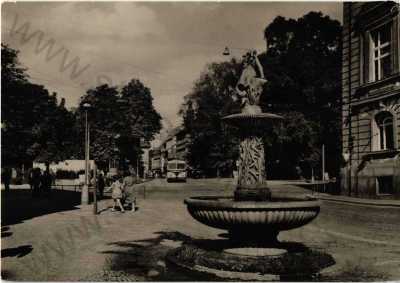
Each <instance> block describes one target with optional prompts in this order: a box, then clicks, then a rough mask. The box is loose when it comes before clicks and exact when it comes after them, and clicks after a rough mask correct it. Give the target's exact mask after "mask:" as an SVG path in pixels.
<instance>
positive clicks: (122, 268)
mask: <svg viewBox="0 0 400 283" xmlns="http://www.w3.org/2000/svg"><path fill="white" fill-rule="evenodd" d="M155 234H156V235H155V237H154V238H147V239H141V240H135V241H120V242H111V243H108V245H109V246H110V249H107V250H105V251H102V253H103V254H108V255H110V257H109V259H108V261H107V265H106V266H105V270H109V272H108V273H107V274H108V275H109V274H110V273H114V274H121V272H122V273H123V274H124V278H125V279H129V280H137V279H141V281H232V280H231V279H228V278H222V277H217V276H216V275H214V274H210V273H203V272H197V271H194V270H188V269H185V268H181V267H180V266H177V265H174V264H171V262H170V260H167V259H168V258H170V256H171V255H172V254H174V253H175V251H177V249H176V248H178V249H181V247H182V246H187V245H189V246H193V245H194V246H196V247H197V248H196V249H197V250H200V251H201V252H200V254H199V255H198V256H199V258H200V257H204V258H203V260H204V261H207V260H208V259H209V258H208V253H209V252H210V254H209V255H213V256H214V257H215V256H217V257H219V255H220V254H221V253H222V251H223V250H224V249H227V248H230V247H232V245H233V246H235V247H236V246H237V243H232V242H231V241H230V240H229V239H195V238H192V237H190V236H188V235H185V234H183V233H180V232H177V231H172V232H166V231H161V232H157V233H155ZM278 246H279V248H284V249H287V250H288V252H290V253H293V254H297V253H309V249H308V248H307V247H306V246H304V245H303V244H301V243H297V242H282V243H280V244H279V245H278ZM188 251H189V250H188ZM190 251H191V250H190ZM190 251H189V257H190V256H191V255H190V254H191V253H190ZM318 255H319V254H318ZM320 259H322V257H321V258H320ZM218 260H219V258H218ZM220 260H221V261H222V260H223V258H222V257H221V259H220ZM328 260H329V261H330V260H331V258H330V257H329V256H328ZM228 262H230V263H228V264H233V263H232V261H231V260H229V261H228ZM333 263H334V261H333ZM235 264H238V262H237V263H235ZM297 264H300V263H297ZM216 268H218V267H216ZM221 270H224V269H221ZM101 279H102V280H103V281H106V279H107V278H101ZM296 281H302V279H301V278H298V280H296ZM306 281H309V280H306Z"/></svg>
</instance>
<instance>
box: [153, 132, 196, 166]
mask: <svg viewBox="0 0 400 283" xmlns="http://www.w3.org/2000/svg"><path fill="white" fill-rule="evenodd" d="M189 143H190V137H189V135H188V134H187V133H186V131H185V130H184V129H183V128H182V127H177V128H174V129H173V130H172V131H171V132H170V133H169V135H168V136H167V138H166V139H165V140H164V141H163V142H162V143H161V145H160V146H159V147H157V148H154V149H152V150H151V151H150V154H151V156H150V158H149V159H150V160H151V169H152V170H153V171H154V172H159V173H161V174H164V173H165V171H166V167H167V162H168V160H172V159H179V160H184V161H186V156H187V152H188V146H189Z"/></svg>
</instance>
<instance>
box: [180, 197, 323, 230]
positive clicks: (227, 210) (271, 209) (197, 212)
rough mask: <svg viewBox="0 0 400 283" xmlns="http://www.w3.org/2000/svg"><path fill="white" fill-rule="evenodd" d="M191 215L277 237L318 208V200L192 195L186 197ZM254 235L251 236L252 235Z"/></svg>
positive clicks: (311, 216)
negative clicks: (237, 198)
mask: <svg viewBox="0 0 400 283" xmlns="http://www.w3.org/2000/svg"><path fill="white" fill-rule="evenodd" d="M185 204H186V205H187V209H188V211H189V213H190V215H191V216H192V217H193V218H194V219H196V220H197V221H199V222H201V223H203V224H205V225H207V226H211V227H214V228H219V229H224V230H228V231H230V232H234V231H241V234H249V237H250V238H251V237H252V236H255V235H254V232H255V233H256V235H257V236H261V237H263V236H265V237H266V238H268V235H270V236H272V238H274V237H276V236H277V234H278V233H279V231H284V230H290V229H294V228H298V227H301V226H303V225H305V224H307V223H309V222H310V221H312V220H313V219H314V218H315V217H317V215H318V213H319V211H320V202H319V201H318V200H317V199H315V198H311V197H308V196H276V195H273V196H272V200H271V201H263V202H258V201H234V200H233V198H232V197H217V196H206V197H191V198H187V199H185ZM251 234H253V235H251Z"/></svg>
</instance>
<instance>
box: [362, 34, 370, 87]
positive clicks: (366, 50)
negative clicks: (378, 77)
mask: <svg viewBox="0 0 400 283" xmlns="http://www.w3.org/2000/svg"><path fill="white" fill-rule="evenodd" d="M369 38H370V33H369V31H367V32H365V34H364V44H363V45H364V50H363V52H364V83H368V82H370V81H371V74H370V60H371V59H370V56H371V55H370V54H369V50H370V44H371V43H370V39H369Z"/></svg>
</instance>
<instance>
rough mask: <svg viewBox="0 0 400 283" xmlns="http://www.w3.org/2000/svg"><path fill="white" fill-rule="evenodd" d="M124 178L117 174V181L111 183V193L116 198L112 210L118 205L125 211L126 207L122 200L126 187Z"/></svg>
mask: <svg viewBox="0 0 400 283" xmlns="http://www.w3.org/2000/svg"><path fill="white" fill-rule="evenodd" d="M123 186H124V185H123V179H122V177H118V176H115V181H114V183H112V185H111V192H112V193H111V195H112V198H113V200H114V206H113V208H112V211H115V207H116V206H117V205H118V206H119V208H120V209H121V212H122V213H123V212H125V209H124V207H123V206H122V203H121V200H122V198H123V193H124V187H123Z"/></svg>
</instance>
